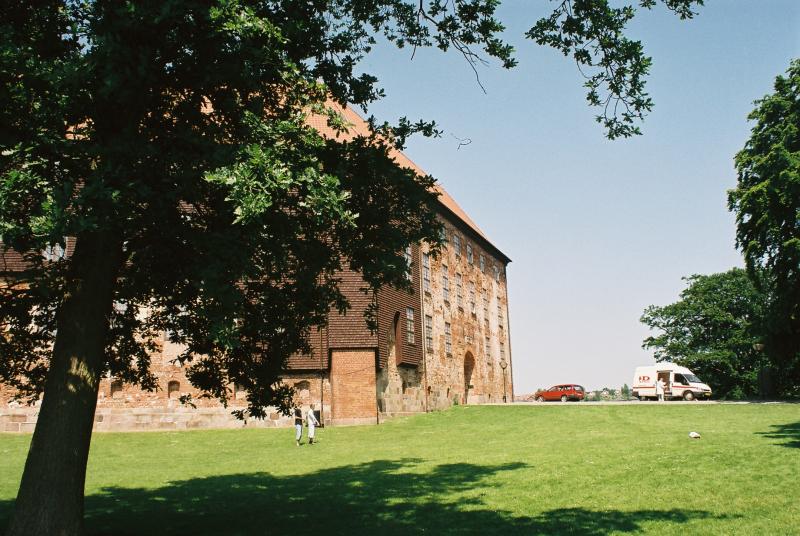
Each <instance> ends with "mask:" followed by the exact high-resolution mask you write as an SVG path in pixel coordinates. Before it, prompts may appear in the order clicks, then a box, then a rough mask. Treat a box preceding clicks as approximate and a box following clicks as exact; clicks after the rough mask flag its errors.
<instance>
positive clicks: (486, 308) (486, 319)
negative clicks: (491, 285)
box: [481, 290, 489, 328]
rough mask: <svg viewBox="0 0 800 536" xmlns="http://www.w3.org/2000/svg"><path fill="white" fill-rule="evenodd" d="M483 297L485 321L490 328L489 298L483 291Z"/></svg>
mask: <svg viewBox="0 0 800 536" xmlns="http://www.w3.org/2000/svg"><path fill="white" fill-rule="evenodd" d="M481 296H482V297H483V319H484V320H485V321H486V327H487V328H488V327H489V298H488V297H487V296H486V291H485V290H482V291H481Z"/></svg>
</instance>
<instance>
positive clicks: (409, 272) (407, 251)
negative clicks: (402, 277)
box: [404, 246, 412, 281]
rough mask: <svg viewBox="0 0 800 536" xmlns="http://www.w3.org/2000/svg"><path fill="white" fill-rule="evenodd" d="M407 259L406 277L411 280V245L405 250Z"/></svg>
mask: <svg viewBox="0 0 800 536" xmlns="http://www.w3.org/2000/svg"><path fill="white" fill-rule="evenodd" d="M404 256H405V259H406V279H408V280H409V281H411V279H412V276H411V258H412V256H411V246H408V247H407V248H406V251H405V255H404Z"/></svg>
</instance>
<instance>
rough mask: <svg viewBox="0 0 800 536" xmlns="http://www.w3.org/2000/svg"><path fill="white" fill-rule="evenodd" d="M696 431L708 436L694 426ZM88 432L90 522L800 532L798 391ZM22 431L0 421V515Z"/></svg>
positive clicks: (185, 526)
mask: <svg viewBox="0 0 800 536" xmlns="http://www.w3.org/2000/svg"><path fill="white" fill-rule="evenodd" d="M690 431H697V432H700V433H701V434H702V439H699V440H691V439H689V437H688V433H689V432H690ZM292 434H293V432H292V430H289V429H280V430H235V431H234V430H231V431H196V432H176V433H139V434H96V435H95V437H94V440H93V441H94V442H93V446H92V452H91V456H90V462H89V471H88V477H87V484H86V495H87V498H86V518H87V528H88V530H89V532H90V533H91V534H109V535H110V534H114V535H133V534H137V535H138V534H147V535H150V534H191V535H199V534H209V535H211V534H214V535H217V534H231V535H233V534H317V535H319V534H365V535H366V534H369V535H372V534H377V535H379V536H386V535H391V534H410V533H419V532H424V533H427V534H436V535H439V534H475V535H478V534H480V535H485V534H498V535H499V534H503V535H507V534H570V533H574V534H582V535H601V534H614V533H616V534H625V533H664V534H666V533H667V531H669V533H670V534H675V533H688V534H747V535H751V534H792V533H794V534H798V533H800V498H798V497H797V494H798V488H797V484H798V482H800V405H760V404H754V405H707V404H702V403H698V404H692V405H670V404H664V405H641V406H636V405H620V406H615V405H606V406H583V405H580V404H570V405H562V404H552V405H537V406H515V407H498V406H491V407H456V408H453V409H452V410H450V411H445V412H440V413H433V414H429V415H420V416H417V417H412V418H408V419H404V420H399V421H394V422H391V423H388V424H385V425H382V426H378V427H355V428H329V429H324V430H321V431H320V443H319V444H318V445H314V446H308V445H304V446H302V447H300V448H297V447H296V446H295V445H294V440H293V436H292ZM29 440H30V437H29V436H22V435H9V434H5V435H0V527H3V526H5V524H6V520H7V518H8V516H9V514H10V512H11V508H12V506H13V498H14V496H15V494H16V489H17V486H18V483H19V478H20V475H21V471H22V466H23V463H24V459H25V454H26V449H27V445H28V441H29Z"/></svg>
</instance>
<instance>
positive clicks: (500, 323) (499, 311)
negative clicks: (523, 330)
mask: <svg viewBox="0 0 800 536" xmlns="http://www.w3.org/2000/svg"><path fill="white" fill-rule="evenodd" d="M497 325H498V327H501V328H502V327H503V306H502V305H500V304H499V303H498V304H497Z"/></svg>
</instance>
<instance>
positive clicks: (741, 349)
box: [641, 268, 767, 398]
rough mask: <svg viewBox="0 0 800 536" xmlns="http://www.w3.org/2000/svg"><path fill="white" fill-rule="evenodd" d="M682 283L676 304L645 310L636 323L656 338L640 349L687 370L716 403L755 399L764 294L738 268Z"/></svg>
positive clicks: (762, 364)
mask: <svg viewBox="0 0 800 536" xmlns="http://www.w3.org/2000/svg"><path fill="white" fill-rule="evenodd" d="M684 279H685V281H686V282H687V284H688V286H687V287H686V288H685V289H684V290H683V291H682V292H681V294H680V299H679V300H678V301H677V302H675V303H672V304H669V305H664V306H656V305H651V306H650V307H648V308H647V309H646V310H645V311H644V314H643V315H642V318H641V321H642V322H643V323H644V324H645V325H647V326H648V327H649V328H650V329H652V330H656V331H657V333H656V334H655V335H652V336H650V337H647V338H646V339H645V340H644V343H643V344H642V347H643V348H645V349H648V350H653V353H654V355H655V358H656V361H673V362H675V363H678V364H679V365H683V366H686V367H688V368H690V369H692V371H694V372H695V373H696V374H698V375H699V376H700V377H701V378H702V379H703V380H704V381H706V382H708V384H709V385H710V386H711V388H712V389H713V391H714V394H715V395H716V396H718V397H720V398H747V397H753V396H757V395H758V394H759V375H760V373H761V371H762V370H763V369H764V368H765V366H766V365H767V361H766V356H765V354H764V353H763V352H762V351H761V350H760V347H759V344H760V343H761V329H762V328H763V326H762V319H763V316H764V309H765V305H766V300H765V298H764V295H763V294H762V293H761V292H760V291H759V290H758V289H757V288H756V286H755V285H753V283H752V282H751V281H750V278H749V277H748V275H747V273H746V272H745V271H744V270H743V269H741V268H733V269H731V270H729V271H727V272H724V273H719V274H712V275H693V276H690V277H687V278H684Z"/></svg>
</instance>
